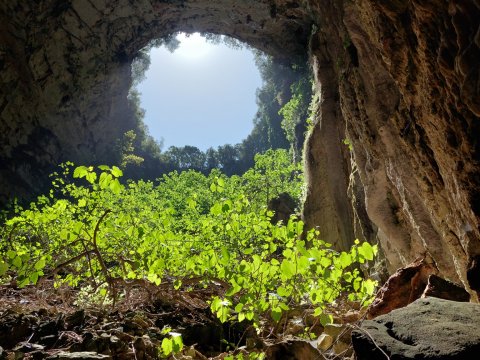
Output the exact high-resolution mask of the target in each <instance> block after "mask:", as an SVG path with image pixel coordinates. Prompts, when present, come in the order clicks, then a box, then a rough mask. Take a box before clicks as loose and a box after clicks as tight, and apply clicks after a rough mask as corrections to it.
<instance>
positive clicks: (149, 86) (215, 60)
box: [123, 33, 315, 179]
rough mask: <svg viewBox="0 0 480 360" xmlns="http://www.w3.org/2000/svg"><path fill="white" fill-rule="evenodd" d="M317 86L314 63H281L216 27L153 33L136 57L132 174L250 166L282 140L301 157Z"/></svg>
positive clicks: (129, 145) (128, 143) (127, 144)
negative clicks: (158, 36) (204, 30)
mask: <svg viewBox="0 0 480 360" xmlns="http://www.w3.org/2000/svg"><path fill="white" fill-rule="evenodd" d="M312 94H313V93H312V79H311V71H310V67H309V65H308V64H307V63H295V64H289V63H285V62H283V63H282V62H279V61H277V60H276V59H274V58H273V57H271V56H269V55H267V54H265V53H263V52H261V51H260V50H257V49H254V48H252V47H250V46H248V45H247V44H244V43H241V42H239V41H238V40H236V39H233V38H230V37H227V36H223V35H216V34H210V33H191V34H187V33H176V34H172V35H170V36H168V37H167V38H163V39H157V40H154V41H152V42H151V43H150V44H149V45H148V46H147V47H145V48H143V49H142V50H140V51H139V53H138V55H137V57H136V58H135V59H134V61H133V63H132V87H131V89H130V92H129V101H130V105H131V108H132V109H133V114H134V118H135V119H134V121H133V122H134V123H135V126H136V127H135V128H134V129H132V130H131V131H128V132H127V133H125V137H124V139H123V144H124V146H123V148H124V151H125V150H126V152H127V153H128V154H126V155H127V157H126V161H125V163H124V164H123V165H124V167H125V168H126V172H127V176H128V177H130V178H133V179H135V178H144V179H145V178H150V179H152V178H157V177H159V176H160V175H162V174H165V173H168V172H171V171H174V170H177V171H184V170H188V169H193V170H196V171H200V172H202V173H205V174H208V173H210V172H211V170H212V169H215V168H217V169H220V170H221V171H222V172H224V173H225V174H226V175H233V174H243V173H244V172H245V171H247V170H248V169H249V168H251V167H252V166H253V164H254V157H255V155H256V154H258V153H263V152H265V151H267V150H269V149H279V148H283V149H288V150H289V151H290V152H291V155H292V157H293V158H294V159H295V160H296V161H299V160H300V158H301V149H302V144H303V141H304V138H305V133H306V131H307V129H308V127H309V123H311V122H312V116H313V114H312V113H313V110H312V109H314V106H313V105H312V104H313V103H314V102H315V99H314V97H313V96H312ZM135 154H136V155H135ZM129 155H131V156H129Z"/></svg>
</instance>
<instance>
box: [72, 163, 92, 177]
mask: <svg viewBox="0 0 480 360" xmlns="http://www.w3.org/2000/svg"><path fill="white" fill-rule="evenodd" d="M87 174H88V168H87V167H86V166H79V167H77V168H76V169H75V170H74V171H73V177H74V178H79V179H81V178H82V177H85V176H86V175H87Z"/></svg>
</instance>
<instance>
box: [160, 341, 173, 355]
mask: <svg viewBox="0 0 480 360" xmlns="http://www.w3.org/2000/svg"><path fill="white" fill-rule="evenodd" d="M162 352H163V355H165V356H168V355H170V354H171V353H172V352H173V341H172V339H169V338H164V339H163V340H162Z"/></svg>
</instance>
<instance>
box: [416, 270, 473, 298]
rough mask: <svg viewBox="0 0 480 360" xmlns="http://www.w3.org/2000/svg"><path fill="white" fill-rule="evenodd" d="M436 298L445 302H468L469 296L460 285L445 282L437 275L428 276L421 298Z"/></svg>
mask: <svg viewBox="0 0 480 360" xmlns="http://www.w3.org/2000/svg"><path fill="white" fill-rule="evenodd" d="M429 296H431V297H437V298H440V299H445V300H452V301H462V302H469V301H470V294H469V293H468V291H467V290H465V289H464V288H463V287H461V286H460V285H457V284H455V283H453V282H451V281H448V280H445V279H443V278H441V277H440V276H437V275H434V274H432V275H430V277H429V278H428V284H427V287H426V288H425V290H424V291H423V294H422V297H429Z"/></svg>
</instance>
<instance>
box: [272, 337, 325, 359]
mask: <svg viewBox="0 0 480 360" xmlns="http://www.w3.org/2000/svg"><path fill="white" fill-rule="evenodd" d="M265 354H266V358H267V359H269V360H284V359H291V360H325V358H324V357H323V355H322V354H321V353H320V352H319V351H318V350H317V349H315V348H314V347H313V346H312V345H311V344H310V342H308V341H302V340H287V341H283V342H280V343H277V344H273V345H270V346H267V348H266V350H265Z"/></svg>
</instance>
